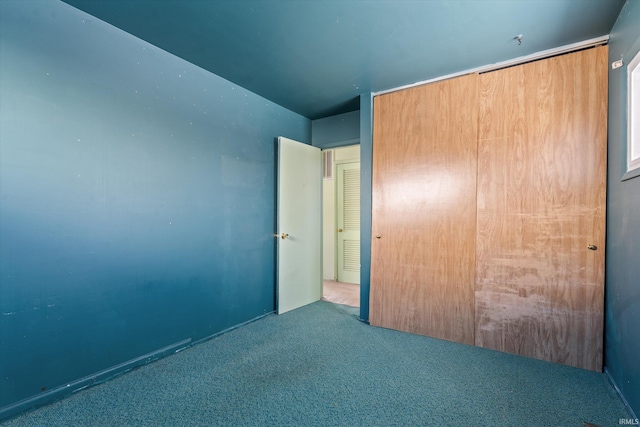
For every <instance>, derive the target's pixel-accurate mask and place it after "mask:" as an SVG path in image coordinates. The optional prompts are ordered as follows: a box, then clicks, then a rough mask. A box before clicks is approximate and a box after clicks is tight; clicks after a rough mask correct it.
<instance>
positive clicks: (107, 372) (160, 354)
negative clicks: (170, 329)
mask: <svg viewBox="0 0 640 427" xmlns="http://www.w3.org/2000/svg"><path fill="white" fill-rule="evenodd" d="M272 314H274V312H273V311H272V312H268V313H265V314H262V315H260V316H258V317H255V318H253V319H251V320H247V321H246V322H243V323H240V324H238V325H236V326H232V327H230V328H227V329H225V330H223V331H220V332H216V333H215V334H212V335H209V336H207V337H205V338H201V339H199V340H197V341H192V339H191V338H187V339H185V340H182V341H179V342H177V343H174V344H171V345H168V346H166V347H163V348H161V349H158V350H156V351H153V352H151V353H147V354H145V355H142V356H140V357H136V358H135V359H131V360H129V361H127V362H124V363H120V364H119V365H115V366H112V367H110V368H107V369H104V370H102V371H99V372H96V373H95V374H91V375H88V376H86V377H84V378H80V379H78V380H75V381H72V382H70V383H68V384H65V385H61V386H59V387H56V388H52V389H51V390H48V391H46V392H43V393H41V394H38V395H37V396H32V397H28V398H26V399H23V400H20V401H18V402H16V403H12V404H11V405H8V406H5V407H3V408H0V422H1V421H6V420H7V419H9V418H13V417H15V416H17V415H20V414H22V413H25V412H27V411H30V410H33V409H36V408H39V407H42V406H45V405H48V404H51V403H53V402H56V401H58V400H62V399H64V398H65V397H69V396H71V395H72V394H75V393H77V392H79V391H82V390H84V389H86V388H89V387H93V386H95V385H98V384H102V383H104V382H106V381H109V380H112V379H114V378H116V377H118V376H120V375H123V374H125V373H127V372H129V371H131V370H133V369H135V368H138V367H140V366H144V365H147V364H149V363H152V362H155V361H156V360H159V359H162V358H164V357H167V356H170V355H172V354H175V353H178V352H180V351H183V350H186V349H187V348H189V347H193V346H194V345H197V344H201V343H203V342H205V341H209V340H211V339H213V338H216V337H219V336H220V335H224V334H226V333H229V332H231V331H233V330H234V329H238V328H241V327H243V326H245V325H248V324H249V323H253V322H255V321H256V320H260V319H262V318H263V317H266V316H269V315H272Z"/></svg>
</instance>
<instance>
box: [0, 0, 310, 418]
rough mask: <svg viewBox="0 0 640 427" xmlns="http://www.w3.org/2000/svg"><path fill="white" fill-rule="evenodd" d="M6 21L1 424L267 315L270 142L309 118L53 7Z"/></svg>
mask: <svg viewBox="0 0 640 427" xmlns="http://www.w3.org/2000/svg"><path fill="white" fill-rule="evenodd" d="M0 19H1V22H0V96H1V98H0V101H1V102H0V154H1V155H0V313H1V314H0V418H1V415H2V408H3V407H4V408H5V413H7V412H6V408H8V407H9V406H10V405H13V404H15V403H16V402H18V401H21V400H22V399H26V398H33V397H36V398H37V397H38V396H41V395H46V394H47V393H48V392H49V390H52V389H55V388H56V387H59V386H64V385H65V384H68V383H69V382H71V381H74V380H77V379H79V378H82V377H85V376H89V375H92V374H94V373H96V372H98V371H101V370H103V369H107V368H110V367H113V366H115V365H117V364H120V363H123V362H126V361H129V360H131V359H134V358H136V357H139V356H141V355H145V354H148V353H152V352H154V351H156V350H157V349H160V348H162V347H165V346H169V345H172V344H174V343H176V342H179V341H182V340H188V339H191V340H192V341H196V340H199V339H203V338H206V337H208V336H211V335H213V334H215V333H217V332H219V331H222V330H225V329H227V328H230V327H232V326H234V325H238V324H240V323H242V322H245V321H247V320H250V319H253V318H256V317H259V316H261V315H263V314H265V313H269V312H272V311H273V310H274V304H275V303H274V298H275V297H274V295H275V283H274V276H275V273H274V239H273V237H272V234H273V231H274V222H275V219H274V215H275V213H274V199H275V198H274V194H275V188H274V182H275V180H274V178H275V157H274V152H275V149H274V138H275V137H277V136H278V135H283V136H287V137H289V138H293V139H297V140H300V141H303V142H306V143H310V142H311V122H310V121H309V120H308V119H306V118H304V117H302V116H300V115H297V114H295V113H292V112H291V111H289V110H286V109H284V108H282V107H280V106H278V105H274V104H273V103H271V102H269V101H267V100H265V99H264V98H261V97H259V96H257V95H255V94H253V93H251V92H249V91H247V90H244V89H242V88H240V87H237V86H235V85H233V84H231V83H229V82H228V81H226V80H223V79H221V78H219V77H217V76H215V75H213V74H211V73H209V72H206V71H204V70H202V69H199V68H197V67H196V66H194V65H191V64H189V63H187V62H185V61H183V60H181V59H178V58H177V57H174V56H172V55H170V54H168V53H166V52H164V51H162V50H160V49H158V48H155V47H153V46H151V45H149V44H148V43H146V42H143V41H141V40H139V39H136V38H135V37H133V36H131V35H129V34H127V33H124V32H123V31H120V30H118V29H116V28H115V27H112V26H110V25H108V24H105V23H103V22H102V21H99V20H97V19H95V18H93V17H91V16H89V15H87V14H85V13H83V12H80V11H78V10H76V9H74V8H72V7H71V6H68V5H67V4H65V3H62V2H57V1H55V2H54V1H46V2H44V1H21V2H6V1H2V2H0ZM23 409H26V408H23Z"/></svg>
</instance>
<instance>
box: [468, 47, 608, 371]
mask: <svg viewBox="0 0 640 427" xmlns="http://www.w3.org/2000/svg"><path fill="white" fill-rule="evenodd" d="M479 120H480V126H479V143H478V212H477V220H478V223H477V227H478V246H477V275H476V296H475V299H476V308H475V312H476V322H475V327H476V331H475V339H476V345H479V346H483V347H488V348H492V349H496V350H501V351H506V352H510V353H515V354H520V355H524V356H529V357H534V358H538V359H543V360H548V361H552V362H557V363H562V364H566V365H570V366H575V367H579V368H585V369H590V370H594V371H601V370H602V345H603V303H604V255H605V192H606V142H607V47H606V46H604V47H598V48H593V49H589V50H585V51H581V52H576V53H572V54H567V55H563V56H559V57H555V58H550V59H546V60H542V61H537V62H532V63H529V64H525V65H521V66H517V67H512V68H508V69H504V70H499V71H494V72H490V73H487V74H483V75H481V76H480V117H479ZM590 244H594V245H596V246H597V247H598V249H597V250H596V251H592V250H589V249H587V246H588V245H590Z"/></svg>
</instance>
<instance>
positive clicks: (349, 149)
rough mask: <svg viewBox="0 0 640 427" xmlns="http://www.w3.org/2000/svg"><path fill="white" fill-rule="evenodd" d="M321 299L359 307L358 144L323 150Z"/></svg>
mask: <svg viewBox="0 0 640 427" xmlns="http://www.w3.org/2000/svg"><path fill="white" fill-rule="evenodd" d="M323 159H324V161H323V164H324V171H323V182H322V199H323V200H322V201H323V203H322V206H323V207H322V228H323V233H322V234H323V236H322V254H323V266H322V278H323V295H322V299H323V300H324V301H328V302H332V303H335V304H342V305H348V306H351V307H360V145H359V144H358V145H350V146H345V147H338V148H332V149H329V150H324V152H323Z"/></svg>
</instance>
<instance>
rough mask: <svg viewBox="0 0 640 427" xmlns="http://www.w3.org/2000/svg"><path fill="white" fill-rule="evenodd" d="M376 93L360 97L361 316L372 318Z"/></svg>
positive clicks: (366, 318) (361, 317)
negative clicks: (372, 219)
mask: <svg viewBox="0 0 640 427" xmlns="http://www.w3.org/2000/svg"><path fill="white" fill-rule="evenodd" d="M372 169H373V94H371V93H365V94H363V95H361V96H360V319H361V320H362V321H365V322H368V321H369V291H370V286H371V199H372V189H373V187H372V181H371V179H372V178H371V171H372Z"/></svg>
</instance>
